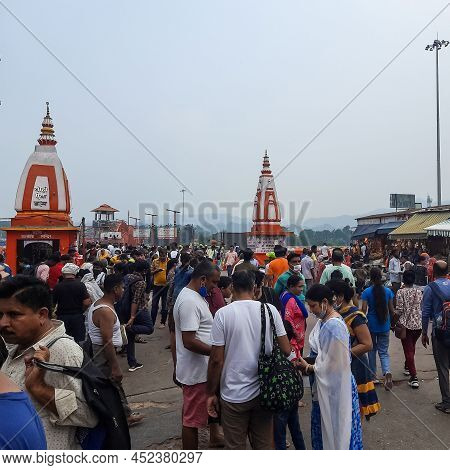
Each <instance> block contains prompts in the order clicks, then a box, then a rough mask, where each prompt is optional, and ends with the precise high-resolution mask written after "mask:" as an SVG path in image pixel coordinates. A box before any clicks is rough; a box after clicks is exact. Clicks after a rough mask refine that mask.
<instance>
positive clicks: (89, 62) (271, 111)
mask: <svg viewBox="0 0 450 470" xmlns="http://www.w3.org/2000/svg"><path fill="white" fill-rule="evenodd" d="M1 1H2V2H3V3H4V4H5V5H7V6H8V8H10V9H11V10H12V11H13V12H14V13H15V14H16V15H17V16H18V17H19V18H20V19H21V20H22V21H23V22H24V23H25V24H26V25H27V26H28V27H29V29H30V30H32V31H33V33H34V34H35V35H36V36H37V37H38V38H39V39H40V40H41V41H43V42H44V43H45V44H46V45H47V46H48V47H49V49H51V51H52V52H53V53H54V54H55V55H57V56H58V57H59V58H60V60H61V61H62V62H63V63H64V64H65V65H66V66H67V67H68V68H69V69H70V70H71V71H72V72H73V73H74V74H76V75H77V76H78V77H79V78H80V80H82V81H83V82H84V84H85V85H86V86H87V87H89V88H90V90H92V92H93V93H94V94H95V95H96V96H97V97H98V98H99V99H100V100H101V101H103V102H104V103H105V104H106V105H107V106H108V107H109V108H110V109H111V110H112V111H113V112H114V113H115V114H116V115H117V116H118V117H119V118H120V119H121V120H122V122H123V123H124V124H125V125H126V126H128V127H129V128H130V129H131V130H132V132H133V133H135V134H136V135H137V136H138V137H139V138H140V139H141V140H142V141H143V142H144V143H145V144H146V145H147V146H148V148H150V149H151V150H152V151H153V152H154V153H155V154H156V155H157V156H158V157H159V158H160V159H161V160H162V161H163V162H164V163H165V164H166V165H167V166H168V167H169V168H170V169H171V171H172V172H174V173H175V174H176V175H177V176H178V178H179V179H180V180H181V181H182V182H183V183H184V185H186V187H187V188H189V189H190V190H191V191H192V193H193V195H189V194H187V193H186V200H189V201H190V202H192V203H193V204H194V205H198V204H200V203H201V202H205V201H211V202H219V201H237V202H243V201H252V199H253V197H254V193H255V190H256V185H257V180H258V175H259V172H260V168H261V161H262V156H263V153H264V149H266V148H267V149H268V151H269V156H270V159H271V163H272V168H273V170H274V172H275V173H276V172H278V171H279V170H280V169H281V168H282V167H283V166H284V165H285V164H286V162H287V161H289V160H290V159H291V158H292V157H293V156H294V155H295V154H296V153H297V152H298V150H299V149H300V148H302V147H303V145H304V144H305V143H306V142H307V141H308V140H309V139H310V138H312V137H313V136H314V135H315V134H316V133H317V132H318V131H319V130H320V129H321V128H322V127H323V125H324V124H326V122H327V121H328V120H329V119H330V118H331V117H332V116H333V115H334V114H335V113H337V112H338V111H339V110H340V109H341V108H342V107H343V106H344V105H345V104H346V103H347V102H348V101H349V100H350V99H351V98H352V97H353V96H354V95H355V94H356V93H357V92H358V91H359V90H360V89H361V88H362V87H363V86H364V85H365V84H366V83H367V82H368V81H369V80H370V79H372V78H373V76H374V75H375V74H376V73H378V72H379V70H380V69H381V68H382V67H383V66H384V65H385V64H386V63H387V62H388V61H390V60H391V59H392V58H393V57H394V56H395V55H396V54H397V52H398V51H399V50H400V49H401V48H402V47H403V46H404V45H406V44H407V42H408V41H410V40H411V39H412V38H413V37H414V35H415V34H417V33H418V32H419V31H420V30H421V29H422V28H423V27H424V26H425V25H426V24H427V23H428V22H429V21H430V20H431V19H432V18H433V17H434V16H435V15H436V14H437V13H438V11H439V10H440V9H441V8H443V6H445V4H446V2H445V1H434V0H427V1H426V2H424V1H412V0H403V1H395V0H389V1H387V0H386V1H378V2H373V1H362V0H354V1H345V0H340V1H335V0H329V1H316V2H311V1H300V0H296V1H286V0H282V1H275V0H272V1H261V0H258V1H256V0H252V1H248V0H246V1H242V0H240V1H237V0H227V1H214V2H211V1H207V0H204V1H200V0H197V1H196V0H189V1H186V0H179V1H170V0H164V1H162V0H160V1H147V0H145V1H136V0H134V1H132V2H123V1H120V2H119V1H112V0H107V1H106V0H104V1H95V2H87V1H79V2H73V1H67V0H62V1H58V2H52V3H51V5H50V4H48V5H44V6H43V5H42V3H39V2H35V1H31V0H30V1H23V0H14V1H12V0H1ZM437 32H439V36H440V37H441V38H443V39H445V38H447V39H449V40H450V7H449V8H448V9H447V10H446V11H444V12H443V13H442V15H441V16H440V17H439V18H438V19H436V21H435V22H434V23H433V24H432V25H431V26H430V27H429V28H428V29H427V30H426V31H424V32H423V33H422V34H421V35H420V36H419V38H418V39H417V40H416V41H415V42H414V43H412V44H411V45H410V46H409V48H408V49H406V50H405V51H404V52H403V54H401V55H400V57H398V58H397V59H396V60H395V61H394V63H393V64H392V65H391V66H390V67H389V68H388V69H387V70H386V71H385V72H384V73H383V74H382V75H381V76H380V77H379V78H378V79H377V80H376V81H375V82H374V83H373V84H372V85H371V86H370V87H369V88H368V89H367V90H366V91H365V92H364V93H363V94H362V95H361V96H360V97H359V98H358V99H357V100H356V101H355V102H354V103H353V104H352V105H351V106H350V107H349V108H348V109H347V110H346V111H345V112H344V113H343V114H342V115H341V116H340V117H339V118H338V119H337V120H336V122H334V123H333V124H332V125H331V126H330V127H329V128H328V129H327V130H326V131H325V132H324V133H323V134H322V135H321V136H320V137H319V138H318V139H317V140H316V141H315V142H314V143H313V144H312V145H311V146H310V147H309V148H308V149H307V150H306V151H305V152H304V153H303V154H302V155H301V156H300V157H299V158H298V159H297V160H296V161H295V162H294V163H293V164H292V165H291V166H290V167H289V169H287V170H286V171H285V172H284V173H282V174H281V175H280V176H279V177H278V179H277V180H276V185H277V190H278V194H279V197H280V199H281V200H282V201H283V202H284V204H285V205H288V204H289V202H290V201H295V202H296V204H297V205H298V206H300V204H301V203H302V202H303V201H310V208H309V212H308V214H307V217H321V216H331V215H335V214H336V215H339V214H343V213H347V214H359V213H366V212H368V211H370V210H372V209H375V208H380V207H387V206H388V204H389V193H391V192H400V193H402V192H406V193H416V194H417V195H418V197H421V198H425V197H426V195H427V193H430V194H431V195H432V197H433V198H435V194H436V189H435V186H436V184H435V75H434V73H435V72H434V56H433V54H431V53H428V52H425V50H424V49H425V45H426V44H428V43H430V42H432V41H433V39H434V38H435V37H436V33H437ZM0 39H1V41H0V56H1V58H2V60H1V62H0V99H1V101H2V105H1V107H0V129H1V144H0V145H1V156H2V198H1V199H0V217H8V216H12V215H14V210H13V206H14V198H15V193H16V189H17V184H18V181H19V176H20V174H21V172H22V169H23V166H24V164H25V162H26V160H27V158H28V156H29V155H30V153H31V152H32V151H33V149H34V145H35V144H36V139H37V138H38V135H39V130H40V125H41V122H42V118H43V116H44V114H45V101H47V100H48V101H50V104H51V113H52V117H53V121H54V125H55V131H56V138H57V140H58V146H57V149H58V153H59V156H60V158H61V160H62V162H63V165H64V167H65V169H66V172H67V175H68V178H69V182H70V185H71V192H72V205H73V216H74V219H79V218H80V217H81V216H82V215H85V216H86V217H87V219H88V220H90V219H91V216H90V214H89V210H90V209H92V208H94V207H96V206H97V205H99V204H101V203H104V202H105V203H108V204H110V205H112V206H115V207H117V208H118V209H120V210H121V211H122V214H121V215H126V211H127V210H128V209H130V210H131V211H132V212H133V213H134V212H137V210H138V209H137V207H138V204H139V203H140V202H153V203H159V204H162V203H168V204H169V205H173V204H175V203H177V202H179V201H180V199H181V197H180V196H181V195H180V192H179V191H180V189H181V186H180V184H179V183H178V182H176V181H175V180H174V179H173V178H172V176H170V175H169V174H168V173H167V172H166V170H165V169H164V168H162V167H161V166H160V165H159V164H158V163H156V162H155V160H154V159H153V158H152V157H151V156H150V155H148V154H147V153H146V151H145V150H144V149H143V148H142V147H141V146H140V145H139V144H138V143H137V142H136V141H135V140H134V139H133V138H132V137H131V136H130V135H129V134H128V133H127V132H126V131H125V130H124V129H123V128H122V127H121V126H120V125H119V124H118V123H117V122H116V121H114V119H113V118H112V117H111V116H110V115H108V113H107V112H105V110H104V109H103V108H102V107H101V106H100V105H99V104H98V103H97V102H96V101H95V100H94V99H93V98H92V97H91V96H90V95H89V94H88V93H87V92H86V90H84V89H83V88H82V86H80V84H79V83H77V82H76V81H75V80H74V79H73V77H71V76H70V75H69V74H68V73H67V71H66V70H64V68H63V67H62V66H61V65H60V64H59V63H58V62H57V61H56V60H55V59H54V58H53V57H51V56H50V55H49V53H48V52H47V51H46V50H45V49H44V48H43V47H42V46H41V45H40V44H39V43H38V42H37V41H36V40H35V39H34V38H33V37H32V36H31V35H30V34H29V33H28V32H27V31H26V30H25V29H24V28H23V27H22V26H21V25H19V24H18V23H17V21H16V20H15V19H14V18H13V17H11V16H10V14H9V13H7V12H6V11H5V10H4V8H2V7H1V5H0ZM449 76H450V47H449V49H448V50H444V51H443V53H442V55H441V119H442V121H441V124H442V127H441V132H442V142H441V143H442V159H443V166H442V174H443V199H444V200H445V199H449V198H450V188H449V187H448V185H447V182H448V174H449V169H450V163H449V161H450V139H449V137H448V136H449V132H448V131H447V129H448V128H450V113H449V107H450V80H449Z"/></svg>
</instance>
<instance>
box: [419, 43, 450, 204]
mask: <svg viewBox="0 0 450 470" xmlns="http://www.w3.org/2000/svg"><path fill="white" fill-rule="evenodd" d="M448 45H449V41H441V40H439V39H435V40H434V42H433V44H428V45H427V46H426V47H425V50H426V51H430V52H433V51H435V52H436V177H437V178H436V179H437V204H438V206H440V205H441V204H442V184H441V129H440V117H439V51H440V50H441V49H442V47H447V46H448Z"/></svg>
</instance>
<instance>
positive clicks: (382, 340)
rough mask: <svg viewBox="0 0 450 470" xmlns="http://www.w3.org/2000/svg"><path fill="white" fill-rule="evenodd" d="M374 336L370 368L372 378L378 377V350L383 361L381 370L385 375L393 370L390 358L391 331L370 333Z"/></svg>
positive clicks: (370, 353)
mask: <svg viewBox="0 0 450 470" xmlns="http://www.w3.org/2000/svg"><path fill="white" fill-rule="evenodd" d="M370 335H371V336H372V343H373V348H372V351H369V369H370V373H371V374H372V379H376V375H377V351H378V356H379V357H380V362H381V371H382V372H383V375H386V374H387V373H388V372H391V361H390V358H389V352H388V349H389V335H390V331H386V332H384V333H372V332H371V333H370Z"/></svg>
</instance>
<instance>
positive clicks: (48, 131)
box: [38, 101, 56, 145]
mask: <svg viewBox="0 0 450 470" xmlns="http://www.w3.org/2000/svg"><path fill="white" fill-rule="evenodd" d="M46 105H47V114H46V116H45V117H44V120H43V121H42V129H41V135H40V137H39V139H38V142H39V144H40V145H56V140H55V131H54V129H53V121H52V118H51V117H50V108H49V102H48V101H47V102H46Z"/></svg>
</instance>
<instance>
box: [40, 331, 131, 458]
mask: <svg viewBox="0 0 450 470" xmlns="http://www.w3.org/2000/svg"><path fill="white" fill-rule="evenodd" d="M61 338H67V336H61V337H60V338H56V339H54V340H53V341H51V342H50V344H48V345H47V347H48V348H50V347H51V346H52V345H53V344H54V343H56V341H58V340H59V339H61ZM36 365H37V366H38V367H40V368H42V369H45V370H49V371H52V372H60V373H61V374H65V375H68V376H70V377H73V378H76V379H80V380H81V382H82V389H83V395H84V398H85V400H86V403H87V404H88V406H89V408H90V409H91V410H92V411H93V412H94V413H95V414H96V415H97V418H98V424H97V426H96V427H95V428H92V429H90V428H81V427H80V428H78V430H77V438H78V440H79V441H80V445H81V447H82V448H83V449H84V450H130V449H131V439H130V432H129V429H128V422H127V417H126V415H125V411H124V409H123V405H122V401H121V398H120V395H119V391H118V390H117V388H116V387H115V385H114V384H113V383H112V381H111V379H109V378H107V377H105V376H104V375H103V374H102V372H100V370H99V369H98V368H97V367H96V366H95V365H94V364H93V362H92V360H91V359H90V358H88V357H87V356H86V355H84V359H83V365H82V366H81V367H72V366H63V365H58V364H51V363H49V362H43V361H36Z"/></svg>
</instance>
